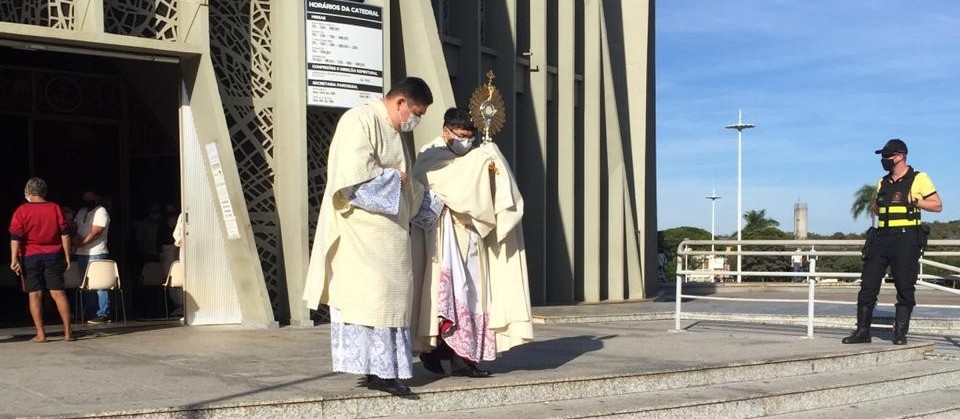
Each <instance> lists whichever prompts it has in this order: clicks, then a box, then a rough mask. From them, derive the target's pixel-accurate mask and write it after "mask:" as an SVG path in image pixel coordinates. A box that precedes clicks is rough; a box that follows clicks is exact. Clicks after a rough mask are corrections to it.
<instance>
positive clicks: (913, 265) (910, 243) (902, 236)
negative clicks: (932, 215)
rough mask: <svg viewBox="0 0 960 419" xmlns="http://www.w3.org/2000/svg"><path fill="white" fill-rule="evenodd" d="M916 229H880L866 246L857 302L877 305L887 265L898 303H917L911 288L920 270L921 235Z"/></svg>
mask: <svg viewBox="0 0 960 419" xmlns="http://www.w3.org/2000/svg"><path fill="white" fill-rule="evenodd" d="M917 230H918V228H903V229H900V228H893V229H880V230H878V233H877V235H876V236H874V237H873V239H871V240H870V243H869V244H868V245H867V256H866V259H865V260H864V261H863V270H862V271H861V274H860V279H861V281H860V293H859V295H857V305H858V306H865V307H870V308H871V309H872V308H874V307H876V305H877V294H879V293H880V285H881V283H882V282H883V274H884V273H885V272H886V270H887V267H888V266H889V267H890V275H892V276H893V279H894V284H896V287H897V306H906V307H913V306H915V305H916V304H917V302H916V300H915V299H914V291H915V290H916V285H917V275H918V274H919V273H920V263H919V261H918V260H919V259H920V236H919V235H918V231H917Z"/></svg>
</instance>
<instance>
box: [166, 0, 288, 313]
mask: <svg viewBox="0 0 960 419" xmlns="http://www.w3.org/2000/svg"><path fill="white" fill-rule="evenodd" d="M183 1H184V3H194V4H195V5H197V6H199V7H197V8H196V10H197V13H196V21H195V22H196V23H195V24H194V26H195V28H194V30H192V31H190V35H189V36H188V37H187V39H186V42H187V43H189V44H191V45H196V46H198V47H200V48H201V50H202V51H203V53H202V54H201V55H199V56H196V57H193V58H190V59H186V60H184V61H183V68H184V74H183V78H184V83H185V84H186V87H187V94H188V95H189V96H190V100H191V107H192V109H193V113H194V119H195V123H196V129H197V135H198V136H199V138H200V141H201V143H202V144H206V143H211V142H213V143H215V144H216V146H217V149H218V150H219V155H220V162H221V164H222V167H223V172H224V173H223V174H224V181H225V185H224V186H225V187H226V190H227V196H229V198H230V201H231V204H232V205H233V210H234V215H235V216H236V222H237V224H238V226H239V228H240V237H239V238H236V239H227V240H225V243H226V244H225V249H224V251H225V253H226V255H227V263H228V264H229V266H230V276H231V279H232V280H233V282H234V284H235V286H236V290H237V299H238V300H239V301H238V302H239V306H240V311H241V314H242V317H243V320H242V322H243V324H245V325H250V326H255V327H276V324H277V323H276V321H274V318H273V310H272V309H271V307H270V297H269V295H267V288H266V284H265V283H264V279H263V269H262V268H261V266H260V259H259V257H258V253H257V247H256V244H255V242H254V237H253V229H252V227H251V225H250V216H249V213H248V212H247V204H246V201H245V200H244V196H243V190H242V188H241V184H240V175H239V172H238V171H237V162H236V159H235V158H234V155H233V152H232V150H233V144H232V143H231V142H230V132H229V129H228V128H227V121H226V118H225V117H224V114H223V103H222V102H221V99H220V91H219V87H218V85H217V75H216V72H215V71H214V69H213V62H212V61H211V58H210V52H209V51H210V44H209V32H208V30H209V23H208V22H209V10H208V8H207V5H206V2H205V1H202V0H200V1H190V0H183ZM201 1H202V3H201ZM207 181H208V182H209V184H210V188H211V190H216V187H217V185H216V184H215V183H214V180H213V176H212V174H210V173H209V172H208V173H207ZM221 222H222V218H221ZM194 231H195V230H194ZM188 270H189V268H188Z"/></svg>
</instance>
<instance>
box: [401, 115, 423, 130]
mask: <svg viewBox="0 0 960 419" xmlns="http://www.w3.org/2000/svg"><path fill="white" fill-rule="evenodd" d="M419 123H420V116H419V115H417V114H414V113H411V114H410V117H409V118H407V120H406V121H403V122H401V123H400V131H401V132H410V131H413V129H414V128H416V127H417V124H419Z"/></svg>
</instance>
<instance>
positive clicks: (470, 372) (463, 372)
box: [450, 365, 490, 378]
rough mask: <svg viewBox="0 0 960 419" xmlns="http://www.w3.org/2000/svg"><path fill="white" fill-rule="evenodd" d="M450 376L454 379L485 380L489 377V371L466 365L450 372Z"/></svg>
mask: <svg viewBox="0 0 960 419" xmlns="http://www.w3.org/2000/svg"><path fill="white" fill-rule="evenodd" d="M450 375H452V376H454V377H470V378H487V377H489V376H490V371H487V370H482V369H480V368H477V367H475V366H473V365H467V366H465V367H463V368H458V369H455V370H453V371H451V372H450Z"/></svg>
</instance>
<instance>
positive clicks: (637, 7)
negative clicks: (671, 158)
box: [620, 0, 658, 298]
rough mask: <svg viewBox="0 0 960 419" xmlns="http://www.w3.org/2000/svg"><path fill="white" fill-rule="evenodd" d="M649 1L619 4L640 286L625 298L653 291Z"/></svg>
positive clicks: (651, 5)
mask: <svg viewBox="0 0 960 419" xmlns="http://www.w3.org/2000/svg"><path fill="white" fill-rule="evenodd" d="M654 6H655V1H654V0H648V1H638V2H622V3H621V5H620V7H621V8H622V13H621V16H620V19H622V23H621V24H622V27H623V32H624V33H623V51H624V66H623V70H624V71H625V72H626V80H627V84H628V85H629V86H631V88H630V89H629V90H628V91H627V92H625V94H626V95H628V97H629V99H628V100H629V102H630V113H629V115H628V116H627V118H628V120H629V121H630V137H631V138H632V140H633V141H632V144H633V164H634V172H633V173H634V175H633V179H632V182H633V184H634V187H635V188H636V201H635V202H636V203H637V206H636V208H635V211H636V219H637V229H638V235H639V250H638V254H639V257H640V260H641V262H640V265H641V267H642V277H643V284H642V286H639V285H640V284H637V285H638V286H636V288H637V289H636V290H635V289H634V288H635V286H634V285H633V284H631V286H630V298H644V295H640V294H639V291H641V290H645V291H646V292H645V295H650V294H652V293H655V292H656V291H657V288H658V285H657V281H656V278H657V234H656V233H657V211H656V208H657V163H656V156H657V153H656V107H655V105H656V100H655V97H656V92H655V86H656V83H655V80H656V78H655V75H656V65H655V62H654V57H655V54H654V46H655V45H656V44H655V38H654V36H655V35H654V34H655V31H654V26H655V24H654Z"/></svg>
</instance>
